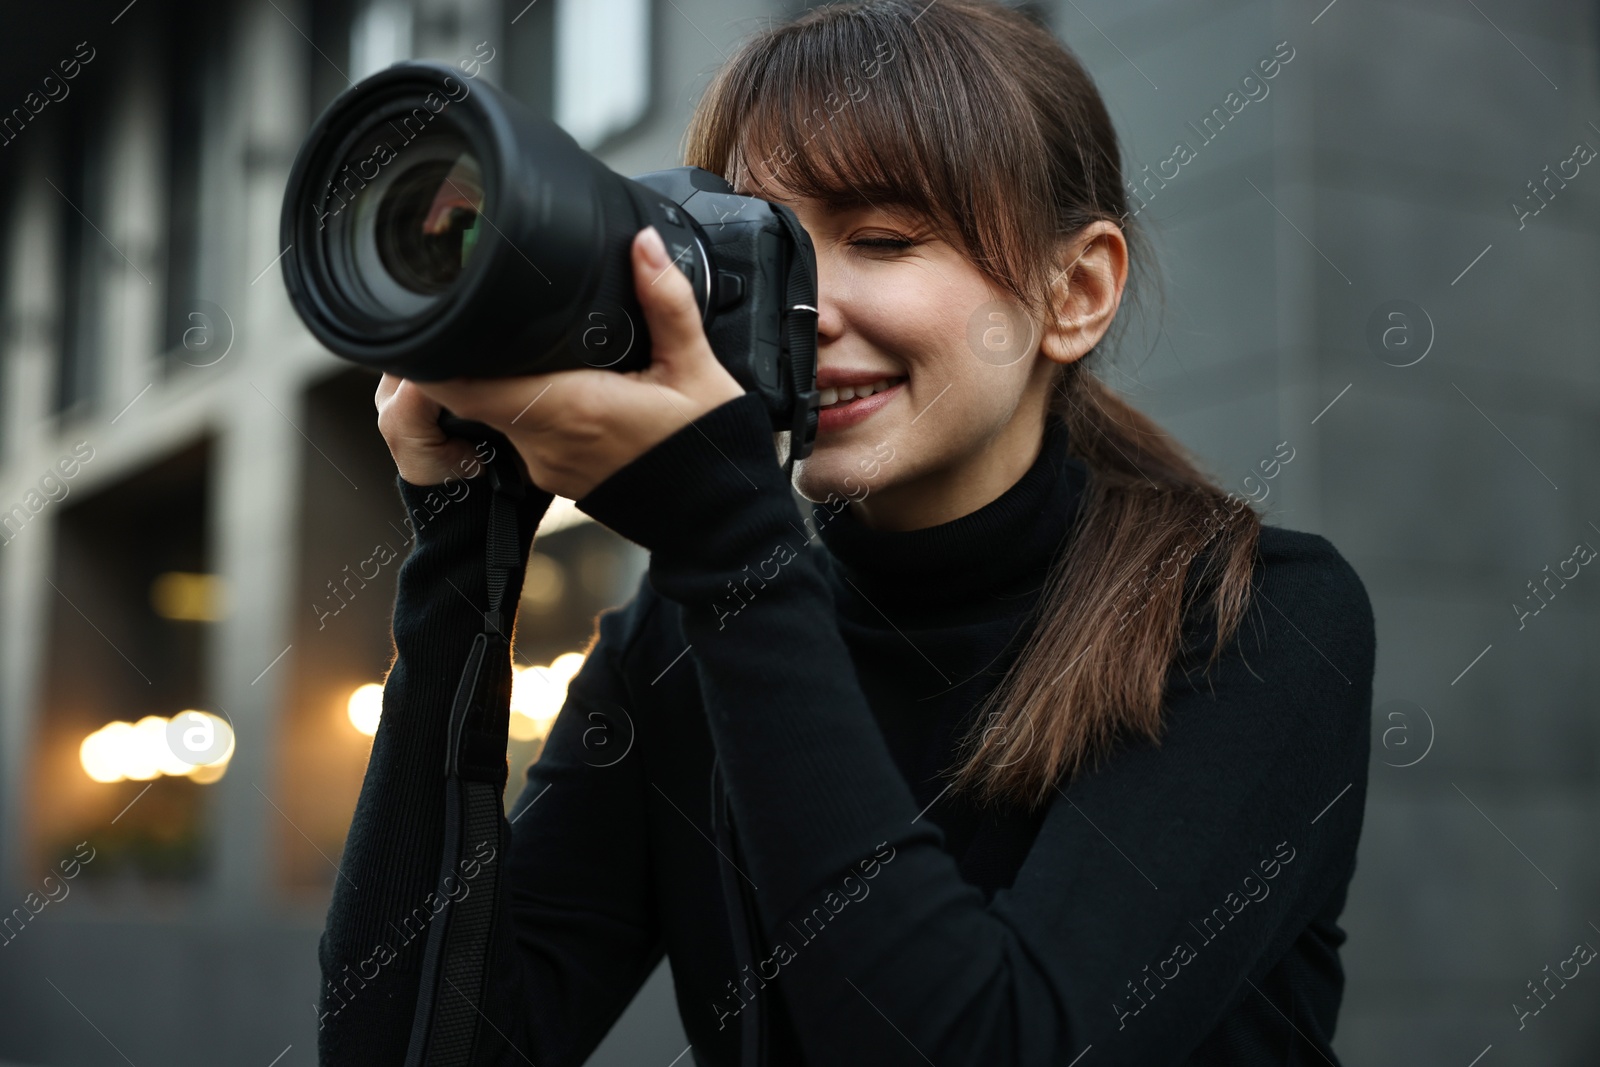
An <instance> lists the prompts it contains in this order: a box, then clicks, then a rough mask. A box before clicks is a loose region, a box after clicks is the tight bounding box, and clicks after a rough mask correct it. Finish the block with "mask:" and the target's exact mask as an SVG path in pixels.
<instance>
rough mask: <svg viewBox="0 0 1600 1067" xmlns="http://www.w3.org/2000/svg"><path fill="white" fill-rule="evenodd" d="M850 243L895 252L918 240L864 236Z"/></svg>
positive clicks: (908, 246)
mask: <svg viewBox="0 0 1600 1067" xmlns="http://www.w3.org/2000/svg"><path fill="white" fill-rule="evenodd" d="M850 243H851V244H852V245H854V246H856V247H857V248H879V249H883V250H885V251H890V252H895V251H900V250H903V249H907V248H910V247H911V246H912V245H913V244H915V243H916V242H914V241H910V240H907V239H905V238H900V237H862V238H859V239H857V240H854V241H851V242H850Z"/></svg>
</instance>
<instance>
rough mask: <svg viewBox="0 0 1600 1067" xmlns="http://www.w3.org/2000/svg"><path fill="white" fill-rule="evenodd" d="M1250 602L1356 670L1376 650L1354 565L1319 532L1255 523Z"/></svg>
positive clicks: (1364, 592) (1366, 600)
mask: <svg viewBox="0 0 1600 1067" xmlns="http://www.w3.org/2000/svg"><path fill="white" fill-rule="evenodd" d="M1256 559H1257V564H1256V570H1255V574H1254V576H1253V578H1252V582H1251V584H1252V585H1253V586H1254V589H1253V590H1252V599H1256V600H1259V601H1260V602H1261V603H1260V609H1261V610H1262V611H1264V612H1265V613H1266V614H1267V615H1269V616H1275V617H1277V619H1278V621H1279V622H1280V623H1282V624H1288V625H1291V626H1294V627H1297V628H1299V629H1300V630H1301V631H1302V632H1304V633H1305V634H1306V635H1307V636H1308V637H1309V636H1310V635H1312V634H1313V633H1315V634H1316V635H1318V636H1320V637H1322V638H1323V639H1325V640H1326V641H1327V642H1329V643H1330V644H1332V645H1334V646H1336V647H1337V648H1338V649H1339V650H1340V651H1341V652H1344V653H1346V654H1348V656H1349V657H1350V659H1351V661H1352V663H1354V664H1355V665H1357V666H1358V667H1359V666H1360V664H1362V663H1366V664H1367V667H1366V672H1367V673H1368V674H1370V673H1371V663H1372V660H1373V657H1374V653H1375V651H1376V647H1375V646H1376V620H1375V618H1374V615H1373V611H1372V599H1371V597H1369V596H1368V595H1367V587H1366V584H1365V583H1364V582H1363V581H1362V580H1361V576H1360V575H1359V574H1358V573H1357V572H1356V569H1355V567H1353V566H1352V565H1351V564H1350V561H1349V560H1347V559H1345V557H1344V555H1343V554H1342V553H1340V552H1339V550H1338V549H1337V548H1335V547H1334V545H1333V542H1331V541H1329V540H1328V539H1327V538H1326V537H1323V536H1322V535H1321V534H1314V533H1308V532H1306V531H1303V530H1290V529H1287V528H1285V527H1282V526H1274V525H1272V524H1270V523H1263V524H1262V525H1261V537H1260V540H1259V541H1258V543H1257V546H1256Z"/></svg>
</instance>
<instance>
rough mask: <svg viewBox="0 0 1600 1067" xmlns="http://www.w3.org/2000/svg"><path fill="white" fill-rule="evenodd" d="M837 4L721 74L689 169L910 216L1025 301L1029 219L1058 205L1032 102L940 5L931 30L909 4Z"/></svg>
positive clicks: (699, 121) (696, 134)
mask: <svg viewBox="0 0 1600 1067" xmlns="http://www.w3.org/2000/svg"><path fill="white" fill-rule="evenodd" d="M829 10H830V9H829V8H826V7H825V8H818V9H813V10H812V11H811V12H808V13H807V15H805V16H802V17H801V18H800V19H798V20H796V21H795V22H793V23H790V24H789V25H787V26H784V27H782V28H781V29H778V30H776V31H773V32H772V33H770V34H769V35H766V36H765V37H764V38H762V39H761V40H759V41H758V42H755V43H753V45H752V46H751V47H749V48H747V49H745V50H743V51H741V52H740V53H739V54H738V55H736V56H735V57H734V59H733V60H732V61H731V62H730V63H729V64H728V65H727V66H725V67H724V68H723V69H722V71H721V72H719V75H718V78H717V80H716V81H715V82H714V83H713V84H712V86H711V87H710V88H709V89H708V91H707V95H706V98H705V99H704V100H702V101H701V106H700V108H699V109H698V110H697V112H696V115H695V119H694V121H693V122H692V123H691V125H690V128H689V131H688V134H687V137H686V152H685V162H686V163H688V164H689V165H691V166H699V167H704V168H706V169H708V170H713V171H715V172H717V173H719V174H721V175H722V176H723V177H724V178H726V179H727V180H729V181H730V182H732V183H734V185H735V186H736V187H738V188H740V189H741V191H746V192H750V193H751V194H752V195H763V194H770V196H769V198H771V199H779V198H785V199H786V198H789V197H796V196H797V197H805V198H809V199H815V200H818V201H820V202H822V203H824V204H827V205H830V206H836V207H854V206H860V205H870V206H875V207H879V208H886V209H900V210H907V211H910V212H913V213H914V214H916V215H917V216H919V217H921V218H922V219H923V220H925V221H926V222H927V223H928V224H929V225H930V226H932V227H933V228H934V229H935V230H936V231H937V232H938V233H939V234H940V235H941V236H942V237H943V238H944V239H945V240H947V241H949V242H950V243H951V244H952V245H954V246H955V247H956V248H958V249H959V250H960V251H961V252H962V253H963V254H964V255H966V256H967V257H968V258H969V259H970V260H971V261H972V262H973V263H974V265H976V266H977V267H978V268H979V269H980V270H982V271H984V272H985V273H986V274H988V275H989V276H990V277H991V278H992V279H993V280H994V281H995V282H996V283H997V284H998V285H1000V286H1001V287H1002V288H1004V289H1006V290H1009V291H1010V292H1011V293H1013V294H1014V295H1016V296H1018V297H1019V298H1023V296H1024V293H1026V292H1027V291H1028V290H1029V289H1031V288H1033V287H1034V286H1033V285H1032V284H1031V283H1033V282H1034V281H1035V279H1033V278H1032V277H1030V275H1032V274H1033V273H1035V272H1034V271H1032V270H1030V264H1031V263H1032V262H1034V261H1036V260H1038V259H1039V258H1040V257H1041V256H1042V255H1043V254H1044V252H1045V250H1044V249H1043V248H1042V246H1041V244H1040V242H1039V240H1038V233H1039V230H1040V225H1039V223H1040V221H1041V220H1040V219H1038V218H1037V217H1033V218H1021V217H1019V215H1026V214H1028V213H1029V211H1030V209H1031V210H1032V211H1033V212H1037V211H1039V210H1040V209H1041V208H1042V209H1044V210H1046V211H1048V205H1049V192H1048V189H1047V188H1046V187H1045V185H1044V175H1042V174H1040V173H1039V170H1038V168H1037V166H1036V165H1034V166H1029V165H1028V161H1029V160H1036V159H1037V158H1038V157H1039V156H1040V155H1041V154H1042V152H1043V151H1044V149H1043V145H1042V143H1041V141H1040V140H1039V137H1038V129H1037V126H1036V124H1035V122H1034V121H1033V116H1032V113H1031V106H1030V103H1029V101H1028V100H1027V99H1026V98H1025V96H1024V95H1023V94H1022V93H1021V92H1020V91H1018V90H1017V89H1016V87H1015V86H1014V85H1013V84H1012V83H1011V82H1009V81H1007V80H1006V79H997V78H994V77H992V76H986V74H985V72H987V71H992V59H991V58H990V57H989V56H988V55H986V54H985V53H984V52H983V51H982V50H981V49H980V48H978V47H975V46H974V45H973V43H972V42H970V41H965V40H963V39H962V35H961V34H960V33H958V32H952V31H953V30H955V29H956V27H955V26H950V25H945V24H944V23H943V21H942V20H941V19H939V18H938V17H937V14H938V12H937V8H935V9H934V10H933V11H932V12H930V13H929V15H928V17H927V18H926V19H921V20H920V21H919V20H918V19H917V18H916V17H915V16H917V13H918V11H919V10H921V9H920V8H919V7H917V6H916V5H912V4H899V3H893V2H891V3H887V4H875V5H872V6H870V7H863V8H856V9H854V10H852V11H850V12H849V13H847V14H845V15H844V16H843V17H840V14H839V12H838V11H837V9H835V10H834V12H833V15H832V16H831V17H829V16H828V15H827V13H828V12H829ZM952 59H954V60H956V62H955V63H954V64H952V63H951V62H950V60H952ZM997 129H1008V130H1017V129H1020V130H1023V131H1026V134H1027V135H1025V136H1024V137H1022V138H1016V137H1011V138H1006V137H997V136H996V130H997ZM1034 186H1037V188H1034ZM1019 208H1020V209H1021V210H1020V211H1019ZM1044 229H1045V230H1047V231H1048V230H1050V229H1053V227H1049V226H1045V227H1044Z"/></svg>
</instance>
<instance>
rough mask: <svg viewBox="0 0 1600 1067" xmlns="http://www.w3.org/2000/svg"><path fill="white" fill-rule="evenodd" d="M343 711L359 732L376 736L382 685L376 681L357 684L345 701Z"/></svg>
mask: <svg viewBox="0 0 1600 1067" xmlns="http://www.w3.org/2000/svg"><path fill="white" fill-rule="evenodd" d="M345 713H346V714H348V715H349V716H350V724H351V725H352V726H354V727H355V728H356V729H357V730H358V731H359V732H361V733H364V734H366V735H367V736H368V737H374V736H376V735H377V733H378V719H379V718H381V717H382V716H383V686H381V685H379V684H378V683H377V682H368V683H367V684H366V685H360V686H357V687H356V689H355V692H353V693H351V694H350V699H349V700H348V701H347V702H346V703H345Z"/></svg>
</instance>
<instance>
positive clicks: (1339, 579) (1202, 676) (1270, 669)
mask: <svg viewBox="0 0 1600 1067" xmlns="http://www.w3.org/2000/svg"><path fill="white" fill-rule="evenodd" d="M1246 597H1247V600H1246V603H1245V608H1244V611H1243V613H1242V614H1241V616H1240V618H1239V622H1238V625H1237V627H1236V628H1235V629H1234V631H1233V632H1232V633H1231V634H1230V635H1229V636H1228V639H1227V642H1226V644H1225V645H1224V647H1223V649H1222V652H1221V654H1220V655H1219V656H1218V658H1217V660H1216V662H1215V665H1212V664H1211V662H1210V655H1211V651H1212V647H1213V646H1214V644H1215V639H1216V632H1215V629H1216V627H1215V623H1216V618H1215V615H1214V614H1213V612H1212V611H1210V610H1206V611H1203V612H1199V613H1197V614H1196V617H1195V619H1194V620H1191V621H1188V622H1186V625H1185V630H1186V647H1185V654H1184V655H1183V656H1182V657H1180V660H1179V661H1178V663H1177V665H1176V666H1177V667H1178V668H1179V670H1177V671H1175V672H1174V675H1173V679H1172V683H1173V686H1174V692H1181V691H1184V690H1192V691H1195V692H1196V693H1197V695H1210V696H1213V697H1215V698H1217V699H1221V698H1222V697H1221V694H1222V693H1223V691H1224V690H1227V691H1229V692H1231V693H1232V694H1234V695H1235V696H1236V697H1239V698H1243V699H1247V700H1250V701H1251V702H1252V703H1258V702H1259V703H1261V704H1263V706H1272V707H1274V708H1278V709H1293V714H1292V715H1291V716H1289V717H1291V718H1303V717H1306V716H1313V717H1315V719H1316V720H1317V721H1320V722H1323V723H1327V721H1328V716H1329V715H1330V713H1332V714H1335V715H1336V717H1337V718H1338V719H1339V720H1341V721H1342V722H1343V723H1344V724H1345V725H1347V726H1348V727H1350V729H1351V730H1352V731H1357V730H1358V729H1359V733H1360V734H1361V735H1362V736H1364V735H1365V732H1366V729H1367V726H1366V724H1367V722H1368V720H1369V718H1370V715H1371V699H1372V679H1373V674H1374V670H1375V667H1376V653H1377V640H1376V625H1375V620H1374V616H1373V610H1372V602H1371V598H1370V597H1369V596H1368V594H1367V588H1366V584H1365V583H1364V582H1363V581H1362V580H1361V576H1360V575H1359V574H1358V573H1357V572H1356V569H1355V568H1354V567H1353V566H1352V565H1351V564H1350V562H1349V560H1347V559H1346V558H1345V557H1344V555H1343V554H1342V553H1340V552H1339V550H1338V549H1337V548H1336V547H1334V545H1333V543H1332V542H1330V541H1329V540H1328V539H1327V538H1325V537H1323V536H1321V535H1320V534H1314V533H1308V532H1306V531H1302V530H1291V529H1287V528H1284V527H1281V526H1275V525H1271V524H1268V523H1263V524H1262V526H1261V535H1260V538H1259V540H1258V542H1257V545H1256V554H1255V559H1254V564H1253V567H1252V571H1251V576H1250V588H1249V589H1248V590H1247V591H1246ZM1275 714H1276V713H1275Z"/></svg>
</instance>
